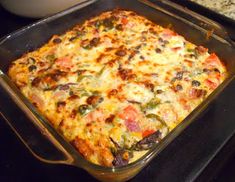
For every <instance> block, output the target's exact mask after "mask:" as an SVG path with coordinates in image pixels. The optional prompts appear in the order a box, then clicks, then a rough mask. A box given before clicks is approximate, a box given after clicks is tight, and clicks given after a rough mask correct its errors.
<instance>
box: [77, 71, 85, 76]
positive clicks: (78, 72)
mask: <svg viewBox="0 0 235 182" xmlns="http://www.w3.org/2000/svg"><path fill="white" fill-rule="evenodd" d="M85 72H86V70H78V71H77V74H78V75H82V74H83V73H85Z"/></svg>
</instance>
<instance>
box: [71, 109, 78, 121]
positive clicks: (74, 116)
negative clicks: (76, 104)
mask: <svg viewBox="0 0 235 182" xmlns="http://www.w3.org/2000/svg"><path fill="white" fill-rule="evenodd" d="M69 116H70V118H72V119H75V118H76V116H77V111H76V109H73V110H72V112H71V113H70V115H69Z"/></svg>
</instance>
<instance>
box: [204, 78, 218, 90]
mask: <svg viewBox="0 0 235 182" xmlns="http://www.w3.org/2000/svg"><path fill="white" fill-rule="evenodd" d="M205 83H206V85H207V86H208V87H209V88H210V89H211V90H214V89H216V87H218V85H219V82H218V83H216V82H213V81H212V80H210V79H206V80H205Z"/></svg>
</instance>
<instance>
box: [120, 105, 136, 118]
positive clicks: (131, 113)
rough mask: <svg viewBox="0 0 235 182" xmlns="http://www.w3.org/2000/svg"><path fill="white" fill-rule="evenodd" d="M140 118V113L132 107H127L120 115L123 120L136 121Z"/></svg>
mask: <svg viewBox="0 0 235 182" xmlns="http://www.w3.org/2000/svg"><path fill="white" fill-rule="evenodd" d="M137 116H138V111H137V110H136V109H135V108H134V107H133V106H131V105H129V106H127V107H126V108H125V109H124V110H123V111H122V112H121V113H120V114H119V117H120V118H121V119H123V120H131V121H135V120H136V118H137Z"/></svg>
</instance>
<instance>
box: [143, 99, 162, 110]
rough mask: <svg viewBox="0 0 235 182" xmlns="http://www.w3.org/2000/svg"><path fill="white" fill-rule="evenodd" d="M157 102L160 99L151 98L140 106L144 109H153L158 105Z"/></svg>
mask: <svg viewBox="0 0 235 182" xmlns="http://www.w3.org/2000/svg"><path fill="white" fill-rule="evenodd" d="M158 104H160V100H159V99H158V98H153V99H152V100H150V101H149V102H148V103H147V104H145V105H144V106H142V110H143V111H146V110H151V109H155V108H156V107H157V106H158Z"/></svg>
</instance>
